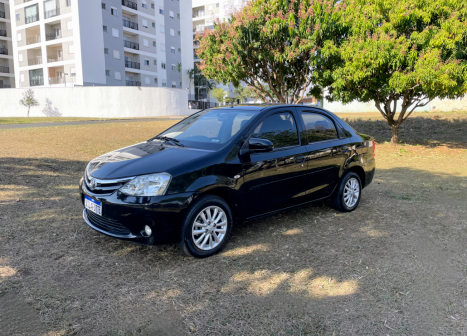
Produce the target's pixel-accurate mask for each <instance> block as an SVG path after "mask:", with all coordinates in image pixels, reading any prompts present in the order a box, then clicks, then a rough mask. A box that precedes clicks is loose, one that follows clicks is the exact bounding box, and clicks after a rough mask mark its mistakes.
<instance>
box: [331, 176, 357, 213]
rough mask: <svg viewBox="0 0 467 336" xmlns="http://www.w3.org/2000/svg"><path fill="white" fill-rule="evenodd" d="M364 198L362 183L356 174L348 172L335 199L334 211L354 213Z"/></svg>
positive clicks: (333, 203) (333, 202) (333, 199)
mask: <svg viewBox="0 0 467 336" xmlns="http://www.w3.org/2000/svg"><path fill="white" fill-rule="evenodd" d="M361 197H362V182H361V180H360V177H359V176H358V175H357V174H356V173H354V172H347V173H345V174H344V176H343V177H342V180H341V183H340V184H339V186H338V189H337V190H336V192H335V194H334V196H333V198H332V205H333V207H334V209H336V210H337V211H340V212H350V211H354V210H355V209H356V208H357V206H358V204H359V203H360V199H361Z"/></svg>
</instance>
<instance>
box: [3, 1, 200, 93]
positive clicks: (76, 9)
mask: <svg viewBox="0 0 467 336" xmlns="http://www.w3.org/2000/svg"><path fill="white" fill-rule="evenodd" d="M0 1H3V0H0ZM10 1H11V2H13V1H14V4H11V8H10V15H11V17H12V18H13V19H12V20H11V24H12V36H13V48H14V66H15V69H16V71H15V74H16V86H17V87H33V86H67V87H68V86H70V87H71V86H75V85H79V86H142V87H145V86H146V87H171V88H183V89H186V88H188V87H189V78H188V75H186V70H187V69H191V68H192V67H193V57H192V50H191V48H188V47H187V48H182V45H186V46H190V41H192V25H191V19H190V18H191V0H132V1H130V0H101V1H100V0H10ZM186 3H189V5H190V7H186V6H183V5H182V4H186ZM187 21H188V22H187ZM179 64H180V65H181V67H179Z"/></svg>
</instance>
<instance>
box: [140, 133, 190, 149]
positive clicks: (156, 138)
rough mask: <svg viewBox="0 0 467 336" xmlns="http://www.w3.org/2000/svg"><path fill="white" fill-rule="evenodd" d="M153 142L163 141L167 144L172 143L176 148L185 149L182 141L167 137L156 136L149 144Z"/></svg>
mask: <svg viewBox="0 0 467 336" xmlns="http://www.w3.org/2000/svg"><path fill="white" fill-rule="evenodd" d="M153 140H162V141H165V142H171V143H172V144H174V145H176V146H179V147H185V146H184V145H183V144H182V143H180V140H177V139H174V138H170V137H166V136H159V135H156V136H155V137H154V138H151V139H149V140H148V142H151V141H153Z"/></svg>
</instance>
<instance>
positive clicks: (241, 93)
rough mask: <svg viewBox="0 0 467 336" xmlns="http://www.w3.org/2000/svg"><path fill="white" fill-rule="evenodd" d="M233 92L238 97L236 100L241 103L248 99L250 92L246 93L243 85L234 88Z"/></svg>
mask: <svg viewBox="0 0 467 336" xmlns="http://www.w3.org/2000/svg"><path fill="white" fill-rule="evenodd" d="M233 92H234V93H235V94H236V95H237V97H236V99H239V100H240V103H243V101H244V100H245V99H248V98H249V97H248V91H245V87H243V86H242V85H239V86H237V87H236V88H234V90H233Z"/></svg>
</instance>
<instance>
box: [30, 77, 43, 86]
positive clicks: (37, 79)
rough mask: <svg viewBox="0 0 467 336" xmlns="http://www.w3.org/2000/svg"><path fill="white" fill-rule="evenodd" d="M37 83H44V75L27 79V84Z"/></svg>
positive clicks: (35, 84)
mask: <svg viewBox="0 0 467 336" xmlns="http://www.w3.org/2000/svg"><path fill="white" fill-rule="evenodd" d="M39 85H44V77H40V78H33V79H31V80H29V86H39Z"/></svg>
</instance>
